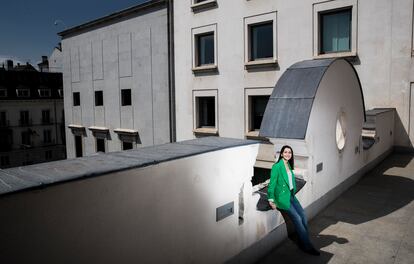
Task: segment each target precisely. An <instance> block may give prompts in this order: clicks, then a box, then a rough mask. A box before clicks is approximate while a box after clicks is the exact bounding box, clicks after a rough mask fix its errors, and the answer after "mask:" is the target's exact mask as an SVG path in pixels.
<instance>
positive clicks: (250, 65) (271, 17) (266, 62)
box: [243, 11, 278, 70]
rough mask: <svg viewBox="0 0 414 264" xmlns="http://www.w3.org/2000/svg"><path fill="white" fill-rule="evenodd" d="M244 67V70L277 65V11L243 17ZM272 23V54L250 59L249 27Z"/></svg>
mask: <svg viewBox="0 0 414 264" xmlns="http://www.w3.org/2000/svg"><path fill="white" fill-rule="evenodd" d="M243 20H244V67H245V69H246V70H249V69H255V68H267V67H276V66H277V65H278V59H277V56H278V52H277V39H278V38H277V12H276V11H273V12H269V13H265V14H258V15H254V16H249V17H245V18H244V19H243ZM269 22H270V23H272V25H273V27H272V30H273V31H272V32H273V43H272V47H273V56H272V57H269V58H263V59H256V60H251V45H252V43H251V27H252V26H256V25H260V24H265V23H269Z"/></svg>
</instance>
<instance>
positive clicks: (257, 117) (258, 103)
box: [250, 96, 270, 130]
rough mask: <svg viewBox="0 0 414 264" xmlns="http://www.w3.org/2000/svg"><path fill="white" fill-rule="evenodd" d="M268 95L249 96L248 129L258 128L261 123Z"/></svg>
mask: <svg viewBox="0 0 414 264" xmlns="http://www.w3.org/2000/svg"><path fill="white" fill-rule="evenodd" d="M269 98H270V96H252V97H251V102H252V104H251V128H250V130H259V129H260V125H261V124H262V120H263V115H264V112H265V110H266V105H267V102H268V101H269Z"/></svg>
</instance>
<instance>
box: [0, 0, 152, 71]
mask: <svg viewBox="0 0 414 264" xmlns="http://www.w3.org/2000/svg"><path fill="white" fill-rule="evenodd" d="M0 1H1V4H0V66H1V64H2V62H3V61H4V60H5V59H13V60H14V61H15V64H16V63H17V62H20V63H26V62H29V63H31V64H32V65H34V66H36V67H37V63H39V62H40V61H41V56H42V55H45V56H50V54H51V53H52V51H53V49H54V48H55V47H56V46H57V44H58V43H59V42H60V37H59V36H58V35H57V33H58V32H61V31H63V30H65V29H68V28H71V27H74V26H76V25H79V24H83V23H86V22H88V21H91V20H94V19H97V18H100V17H103V16H106V15H109V14H112V13H114V12H117V11H120V10H122V9H125V8H128V7H131V6H134V5H137V4H140V3H143V2H146V1H148V0H112V1H109V0H70V1H68V0H54V1H51V0H12V1H10V0H0ZM55 21H58V23H57V25H55Z"/></svg>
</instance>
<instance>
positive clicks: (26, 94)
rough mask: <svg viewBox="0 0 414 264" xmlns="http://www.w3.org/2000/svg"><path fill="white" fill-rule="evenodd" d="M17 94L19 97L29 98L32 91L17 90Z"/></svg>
mask: <svg viewBox="0 0 414 264" xmlns="http://www.w3.org/2000/svg"><path fill="white" fill-rule="evenodd" d="M16 94H17V97H29V96H30V90H29V89H17V90H16Z"/></svg>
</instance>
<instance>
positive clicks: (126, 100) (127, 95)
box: [121, 89, 131, 106]
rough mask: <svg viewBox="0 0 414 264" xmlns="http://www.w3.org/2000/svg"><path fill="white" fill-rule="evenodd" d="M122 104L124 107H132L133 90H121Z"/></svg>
mask: <svg viewBox="0 0 414 264" xmlns="http://www.w3.org/2000/svg"><path fill="white" fill-rule="evenodd" d="M121 104H122V106H125V105H131V89H122V90H121Z"/></svg>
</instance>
